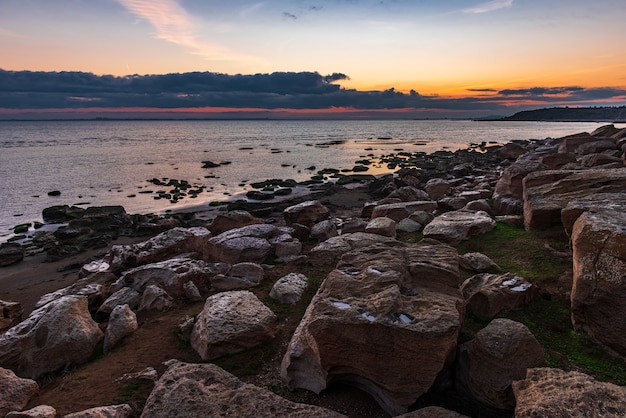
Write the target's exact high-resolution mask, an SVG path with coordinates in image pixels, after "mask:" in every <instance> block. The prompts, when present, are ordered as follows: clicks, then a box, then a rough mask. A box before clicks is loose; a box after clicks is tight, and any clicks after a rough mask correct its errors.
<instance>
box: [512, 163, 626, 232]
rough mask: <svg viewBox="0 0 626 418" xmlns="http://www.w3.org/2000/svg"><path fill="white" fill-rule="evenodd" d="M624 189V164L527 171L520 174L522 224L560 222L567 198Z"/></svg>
mask: <svg viewBox="0 0 626 418" xmlns="http://www.w3.org/2000/svg"><path fill="white" fill-rule="evenodd" d="M624 190H626V168H620V169H599V168H596V169H588V170H546V171H541V172H536V173H531V174H529V175H528V176H526V178H524V226H525V227H526V229H528V230H530V229H545V228H549V227H551V226H554V225H561V210H562V209H563V208H565V207H566V206H567V204H568V203H569V202H570V201H572V200H575V199H580V198H584V197H585V196H588V195H590V194H598V193H622V192H623V191H624Z"/></svg>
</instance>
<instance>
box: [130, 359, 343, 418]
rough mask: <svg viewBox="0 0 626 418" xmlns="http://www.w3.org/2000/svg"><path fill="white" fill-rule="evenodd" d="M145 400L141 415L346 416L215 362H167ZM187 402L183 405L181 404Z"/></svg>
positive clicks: (192, 417) (148, 417) (147, 417)
mask: <svg viewBox="0 0 626 418" xmlns="http://www.w3.org/2000/svg"><path fill="white" fill-rule="evenodd" d="M168 366H169V367H168V369H167V370H166V371H165V373H164V374H163V376H161V379H159V381H158V382H157V384H156V386H155V388H154V389H153V390H152V393H151V394H150V396H149V397H148V400H147V401H146V404H145V407H144V409H143V413H142V415H141V417H142V418H152V417H172V416H176V417H179V418H196V417H201V416H206V417H218V416H223V417H246V416H250V414H251V411H254V413H253V415H254V416H255V417H259V418H276V417H287V416H289V417H311V418H335V417H343V416H344V415H341V414H338V413H336V412H334V411H331V410H329V409H325V408H322V407H319V406H314V405H306V404H299V403H295V402H291V401H288V400H286V399H283V398H281V397H280V396H278V395H276V394H274V393H272V392H270V391H268V390H266V389H262V388H259V387H257V386H254V385H251V384H249V383H244V382H242V381H241V380H239V379H238V378H236V377H235V376H233V375H232V374H230V373H228V372H226V371H225V370H223V369H221V368H219V367H218V366H216V365H214V364H188V363H182V362H179V361H177V360H170V361H169V362H168ZM181 405H184V407H181Z"/></svg>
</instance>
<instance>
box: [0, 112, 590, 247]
mask: <svg viewBox="0 0 626 418" xmlns="http://www.w3.org/2000/svg"><path fill="white" fill-rule="evenodd" d="M601 125H602V124H598V123H551V122H472V121H445V120H438V121H421V120H420V121H412V120H398V121H367V120H365V121H363V120H359V121H41V122H40V121H38V122H31V121H28V122H0V190H1V196H0V241H4V240H6V239H7V238H9V237H10V236H11V232H12V229H13V227H14V226H15V225H17V224H21V223H26V222H32V221H35V220H41V211H42V210H43V209H44V208H46V207H48V206H52V205H61V204H68V205H81V206H83V207H87V206H101V205H123V206H124V207H125V208H126V210H127V211H128V212H129V213H161V212H164V211H166V210H169V209H179V208H181V207H184V206H185V205H192V204H193V205H198V204H208V203H209V202H211V201H216V200H225V199H226V198H228V197H229V196H231V195H235V194H238V193H242V192H245V191H247V190H251V189H252V188H251V187H250V186H249V184H250V183H251V182H254V181H262V180H265V179H271V178H280V179H287V178H293V179H295V180H298V181H300V180H306V179H309V178H310V177H311V175H312V174H314V172H313V171H311V170H310V169H309V168H311V167H312V166H315V167H316V169H322V168H339V169H343V168H351V167H353V166H354V163H355V161H357V160H359V159H363V158H364V157H366V156H380V155H383V154H389V153H392V152H397V151H399V150H404V151H410V152H415V151H425V152H432V151H436V150H440V149H443V148H447V149H451V150H455V149H458V148H462V147H465V146H467V145H468V144H469V143H479V142H482V141H486V142H497V143H506V142H508V141H511V140H515V139H543V138H546V137H560V136H564V135H568V134H572V133H577V132H583V131H587V132H590V131H592V130H593V129H595V128H597V127H598V126H601ZM203 161H212V162H215V163H223V162H230V164H227V165H220V166H219V167H217V168H212V169H207V168H202V166H203V163H202V162H203ZM383 170H384V168H380V169H378V170H377V172H382V171H383ZM370 172H372V171H370ZM152 178H159V179H163V178H167V179H178V180H181V179H182V180H187V181H188V182H189V183H191V184H194V185H204V186H205V187H206V190H207V191H206V192H204V193H202V194H200V195H199V197H198V198H197V199H184V200H182V201H180V202H178V203H176V204H175V205H172V204H171V203H170V202H169V201H167V200H155V199H154V196H153V195H152V194H147V193H140V192H142V191H143V192H145V191H148V190H152V191H156V190H158V189H159V187H157V186H154V185H153V184H151V183H149V182H148V181H147V180H148V179H152ZM161 189H162V188H161ZM52 190H59V191H61V195H60V196H57V197H51V196H48V192H49V191H52ZM130 196H133V197H130Z"/></svg>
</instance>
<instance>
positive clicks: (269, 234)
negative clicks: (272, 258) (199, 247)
mask: <svg viewBox="0 0 626 418" xmlns="http://www.w3.org/2000/svg"><path fill="white" fill-rule="evenodd" d="M290 232H291V230H290V229H289V228H279V227H277V226H274V225H269V224H259V225H248V226H244V227H241V228H236V229H231V230H229V231H226V232H224V233H221V234H220V235H218V236H216V237H213V238H211V239H209V241H208V242H207V244H206V246H205V248H204V259H205V260H209V261H220V262H224V263H230V264H236V263H241V262H245V261H250V262H253V263H262V262H263V260H264V259H265V258H266V257H267V256H268V255H270V252H271V249H272V247H273V246H275V245H276V243H277V242H279V241H282V242H288V241H289V240H293V238H292V237H291V235H290V234H289V233H290ZM278 238H280V240H277V239H278ZM270 241H271V242H270Z"/></svg>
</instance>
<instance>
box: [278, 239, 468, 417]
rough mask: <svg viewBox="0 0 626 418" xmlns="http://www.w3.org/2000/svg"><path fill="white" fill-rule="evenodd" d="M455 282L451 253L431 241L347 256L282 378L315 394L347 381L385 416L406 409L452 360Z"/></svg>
mask: <svg viewBox="0 0 626 418" xmlns="http://www.w3.org/2000/svg"><path fill="white" fill-rule="evenodd" d="M458 279H459V271H458V261H457V252H456V250H455V249H454V248H453V247H450V246H448V245H444V244H441V243H439V242H436V241H432V240H423V241H421V242H420V243H418V244H414V245H412V246H404V245H402V246H391V247H390V246H386V245H383V244H375V245H372V246H369V247H365V248H360V249H358V250H356V251H351V252H349V253H347V254H345V255H344V256H343V257H342V258H341V260H340V262H339V263H338V265H337V268H336V269H335V270H333V271H332V272H331V273H330V274H329V275H328V276H327V278H326V279H325V280H324V283H323V284H322V286H321V287H320V289H319V290H318V292H317V293H316V295H315V296H314V298H313V300H312V301H311V303H310V304H309V307H308V309H307V311H306V313H305V314H304V317H303V318H302V321H301V322H300V324H299V326H298V327H297V329H296V331H295V333H294V334H293V337H292V339H291V342H290V344H289V347H288V349H287V353H286V354H285V356H284V358H283V362H282V366H281V377H282V379H283V381H284V382H285V383H286V384H287V385H288V387H289V388H290V389H295V388H303V389H307V390H310V391H312V392H315V393H319V392H320V391H322V390H323V389H325V388H326V387H327V385H328V384H329V382H331V381H332V382H344V383H346V384H349V385H353V386H356V387H358V388H360V389H362V390H364V391H365V392H367V393H369V394H370V395H371V396H372V397H373V398H374V399H375V400H376V401H377V402H378V403H379V404H380V405H381V407H383V408H384V409H385V410H386V411H387V412H388V413H389V414H392V415H397V414H400V413H404V412H406V411H407V408H408V406H409V405H411V404H412V403H413V402H415V400H416V399H417V398H418V397H419V396H421V395H422V394H424V393H425V392H426V391H428V389H429V388H430V387H431V385H432V384H433V382H434V381H435V379H436V377H437V375H438V374H439V373H440V372H441V371H442V370H443V369H444V367H445V366H446V365H447V364H449V363H450V362H451V360H452V359H453V357H454V353H455V350H456V343H457V338H458V335H459V332H460V329H461V326H462V322H463V308H462V306H463V305H462V298H461V294H460V292H459V290H458ZM390 353H393V355H390ZM380 359H385V361H381V360H380Z"/></svg>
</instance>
